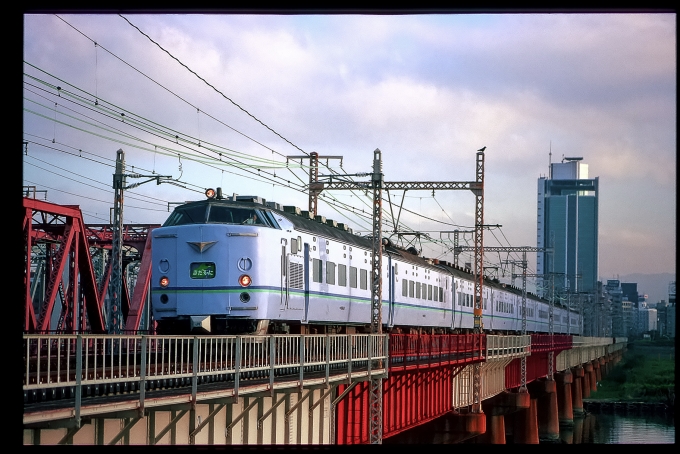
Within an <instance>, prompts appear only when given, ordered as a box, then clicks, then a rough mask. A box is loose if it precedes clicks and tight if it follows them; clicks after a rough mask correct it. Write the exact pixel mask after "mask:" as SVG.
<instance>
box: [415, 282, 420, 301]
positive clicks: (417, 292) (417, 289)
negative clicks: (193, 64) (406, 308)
mask: <svg viewBox="0 0 680 454" xmlns="http://www.w3.org/2000/svg"><path fill="white" fill-rule="evenodd" d="M416 298H418V299H420V282H416Z"/></svg>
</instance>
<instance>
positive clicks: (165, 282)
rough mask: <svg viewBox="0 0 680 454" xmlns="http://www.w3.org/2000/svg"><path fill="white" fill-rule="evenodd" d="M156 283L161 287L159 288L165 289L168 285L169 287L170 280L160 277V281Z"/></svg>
mask: <svg viewBox="0 0 680 454" xmlns="http://www.w3.org/2000/svg"><path fill="white" fill-rule="evenodd" d="M158 283H159V284H160V285H161V287H163V288H165V287H167V286H168V285H170V279H168V277H167V276H163V277H161V280H160V281H159V282H158Z"/></svg>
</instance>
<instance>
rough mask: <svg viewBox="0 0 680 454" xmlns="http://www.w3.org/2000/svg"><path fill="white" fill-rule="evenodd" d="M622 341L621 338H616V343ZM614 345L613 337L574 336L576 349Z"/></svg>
mask: <svg viewBox="0 0 680 454" xmlns="http://www.w3.org/2000/svg"><path fill="white" fill-rule="evenodd" d="M620 339H621V338H616V341H617V342H618V341H619V340H620ZM613 343H614V338H611V337H588V336H574V347H597V346H601V345H610V344H613Z"/></svg>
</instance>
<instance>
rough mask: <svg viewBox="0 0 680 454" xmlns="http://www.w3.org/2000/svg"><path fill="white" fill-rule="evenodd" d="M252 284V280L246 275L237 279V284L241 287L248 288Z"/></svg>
mask: <svg viewBox="0 0 680 454" xmlns="http://www.w3.org/2000/svg"><path fill="white" fill-rule="evenodd" d="M252 282H253V280H252V279H250V276H248V275H247V274H242V275H241V277H239V278H238V283H239V284H241V287H248V286H249V285H250V284H251V283H252Z"/></svg>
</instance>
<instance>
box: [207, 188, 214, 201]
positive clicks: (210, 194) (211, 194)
mask: <svg viewBox="0 0 680 454" xmlns="http://www.w3.org/2000/svg"><path fill="white" fill-rule="evenodd" d="M205 196H206V197H207V198H209V199H213V198H215V190H214V189H213V188H208V189H206V190H205Z"/></svg>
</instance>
